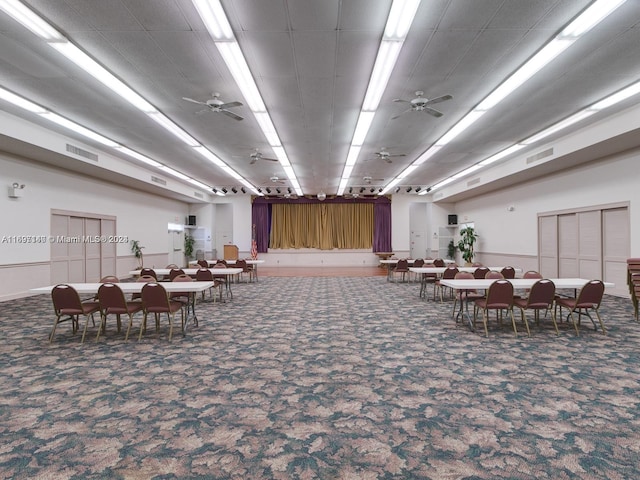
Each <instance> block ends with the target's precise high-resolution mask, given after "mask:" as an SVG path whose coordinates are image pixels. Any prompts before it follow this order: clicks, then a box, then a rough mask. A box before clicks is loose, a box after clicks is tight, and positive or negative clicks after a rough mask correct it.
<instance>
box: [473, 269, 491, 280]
mask: <svg viewBox="0 0 640 480" xmlns="http://www.w3.org/2000/svg"><path fill="white" fill-rule="evenodd" d="M487 273H489V268H488V267H478V268H476V269H475V270H474V271H473V278H475V279H478V280H480V279H483V278H486V277H487Z"/></svg>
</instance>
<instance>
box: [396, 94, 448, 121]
mask: <svg viewBox="0 0 640 480" xmlns="http://www.w3.org/2000/svg"><path fill="white" fill-rule="evenodd" d="M423 95H424V92H423V91H421V90H418V91H417V92H416V98H414V99H413V100H403V99H401V98H396V99H394V100H393V101H394V102H400V103H408V104H409V105H410V107H409V108H408V109H407V110H405V111H404V112H402V113H399V114H398V115H396V116H395V117H391V120H395V119H396V118H398V117H399V116H400V115H404V114H405V113H407V112H425V113H428V114H429V115H433V116H434V117H441V116H442V115H443V113H442V112H440V111H438V110H436V109H435V108H431V105H434V104H436V103H440V102H445V101H447V100H451V99H452V98H453V97H452V96H451V95H442V96H441V97H436V98H431V99H429V98H425V97H423Z"/></svg>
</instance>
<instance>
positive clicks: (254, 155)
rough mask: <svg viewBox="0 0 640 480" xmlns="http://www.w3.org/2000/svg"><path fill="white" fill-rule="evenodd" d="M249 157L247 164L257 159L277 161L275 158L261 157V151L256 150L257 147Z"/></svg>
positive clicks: (251, 163)
mask: <svg viewBox="0 0 640 480" xmlns="http://www.w3.org/2000/svg"><path fill="white" fill-rule="evenodd" d="M249 158H250V159H251V161H250V162H249V165H253V164H254V163H256V162H257V161H258V160H266V161H268V162H277V161H278V160H276V159H275V158H267V157H263V156H262V152H260V151H258V149H257V148H256V150H255V152H253V153H252V154H251V155H249Z"/></svg>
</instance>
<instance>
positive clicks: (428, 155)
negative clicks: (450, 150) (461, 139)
mask: <svg viewBox="0 0 640 480" xmlns="http://www.w3.org/2000/svg"><path fill="white" fill-rule="evenodd" d="M441 148H442V145H432V146H431V148H429V149H428V150H427V151H426V152H424V153H423V154H422V155H420V156H419V157H418V158H417V159H416V161H415V162H413V164H414V165H422V164H423V163H424V162H426V161H427V160H429V159H430V158H431V157H433V156H434V155H435V154H436V153H438V152H439V151H440V149H441Z"/></svg>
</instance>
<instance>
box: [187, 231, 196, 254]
mask: <svg viewBox="0 0 640 480" xmlns="http://www.w3.org/2000/svg"><path fill="white" fill-rule="evenodd" d="M195 244H196V239H195V238H193V236H191V235H189V234H188V233H187V234H185V236H184V255H185V257H187V260H190V259H191V258H192V257H193V247H194V246H195Z"/></svg>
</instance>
